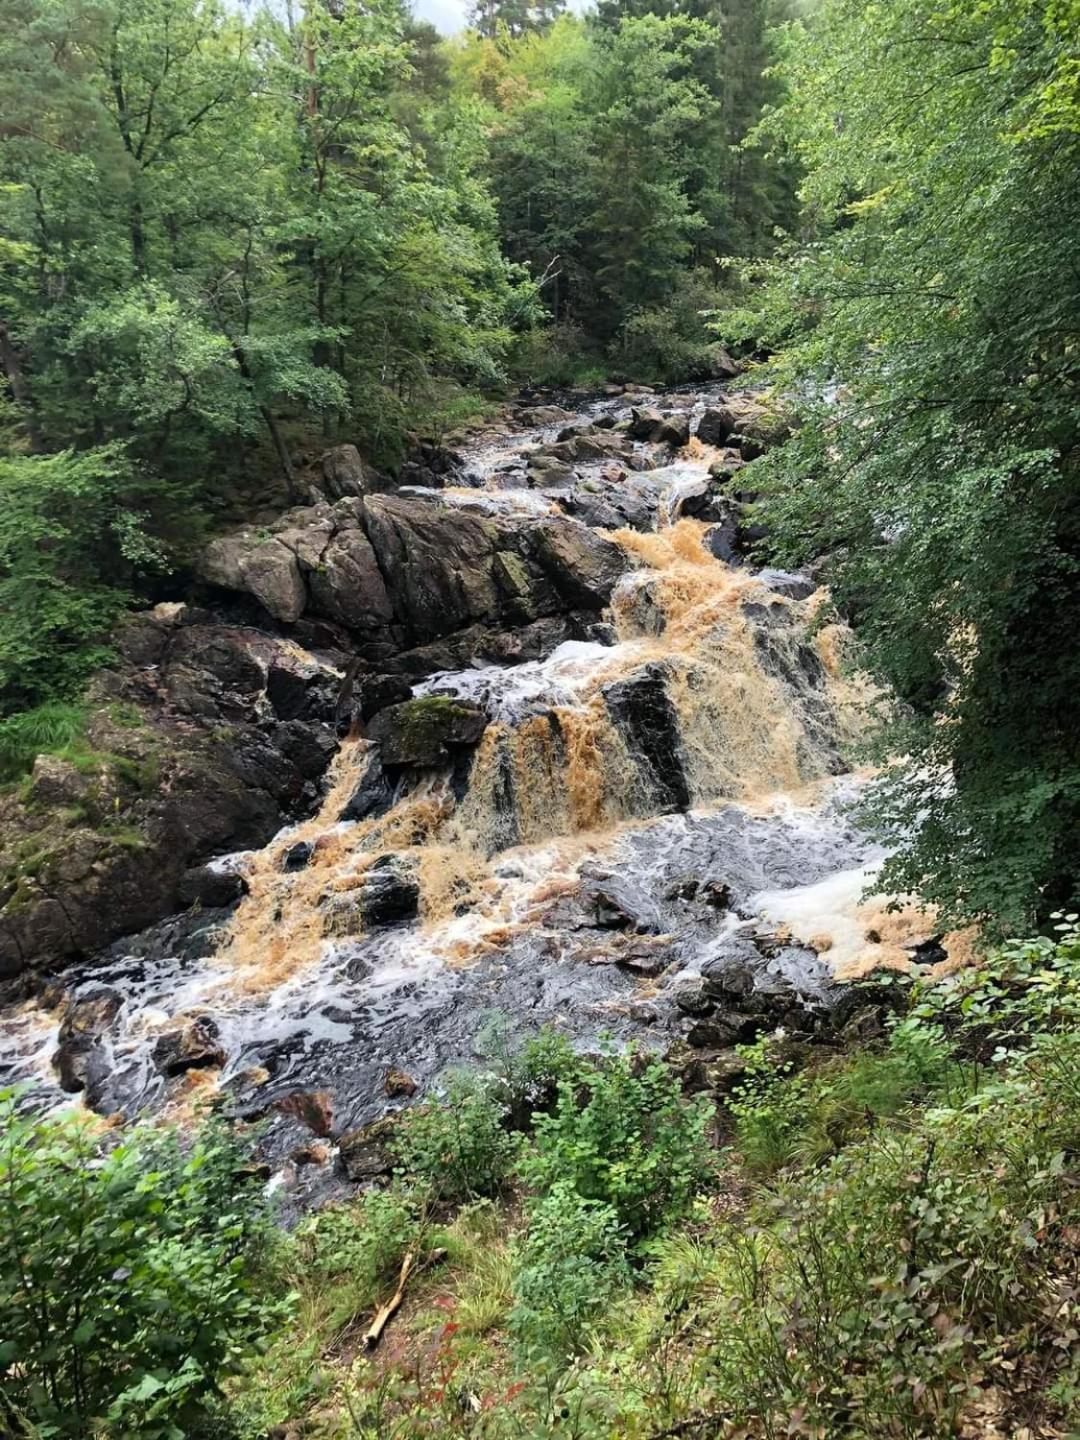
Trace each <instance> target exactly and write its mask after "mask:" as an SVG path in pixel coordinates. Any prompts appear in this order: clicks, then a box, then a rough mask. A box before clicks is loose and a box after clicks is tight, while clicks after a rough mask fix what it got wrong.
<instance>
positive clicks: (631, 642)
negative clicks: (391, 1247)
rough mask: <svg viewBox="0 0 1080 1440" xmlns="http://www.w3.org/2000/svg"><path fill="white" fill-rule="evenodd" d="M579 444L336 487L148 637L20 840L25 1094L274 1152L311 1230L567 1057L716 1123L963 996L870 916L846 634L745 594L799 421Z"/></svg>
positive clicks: (124, 652)
mask: <svg viewBox="0 0 1080 1440" xmlns="http://www.w3.org/2000/svg"><path fill="white" fill-rule="evenodd" d="M573 407H574V408H569V407H567V406H564V405H553V404H549V403H539V401H537V402H536V403H532V402H531V401H523V402H522V403H521V404H520V405H519V406H518V407H517V409H516V411H515V413H514V414H513V415H511V416H509V417H508V418H507V420H506V421H505V423H502V424H500V425H499V426H497V427H490V428H489V429H488V430H487V431H486V432H485V433H484V434H483V435H481V436H479V437H476V438H474V439H473V440H472V441H470V442H469V443H467V444H466V445H463V446H462V447H460V449H459V450H457V451H456V452H455V451H448V450H447V449H446V448H445V447H442V446H437V445H435V444H434V443H431V444H428V445H427V446H426V447H423V446H422V447H420V448H419V449H418V451H417V453H416V455H415V456H414V457H413V458H412V459H411V460H410V462H409V465H408V466H407V467H406V469H405V471H404V472H403V473H402V474H401V475H400V476H399V477H398V480H397V483H396V484H394V483H392V482H391V481H390V480H389V479H387V477H384V476H380V475H377V474H376V473H374V472H373V471H371V470H370V468H369V467H367V466H366V465H365V464H364V463H363V461H362V460H361V458H360V457H359V455H358V454H357V453H356V452H355V450H353V449H352V447H350V446H341V447H338V448H337V449H335V450H334V451H331V452H328V453H327V455H325V456H323V457H322V459H321V461H320V463H319V465H318V466H317V467H315V468H314V469H313V470H312V472H311V474H310V476H309V490H310V502H311V503H310V504H308V505H305V506H301V507H298V508H295V509H293V510H290V511H289V512H287V513H286V514H284V515H283V516H281V517H280V519H278V520H276V521H274V522H273V523H271V524H270V525H268V526H266V527H263V528H260V529H258V530H255V529H250V530H246V531H243V530H242V531H238V532H236V533H233V534H230V535H226V536H223V537H221V538H219V539H218V540H216V541H214V542H213V543H212V544H211V545H210V546H209V547H208V548H207V550H206V552H205V554H204V555H203V557H202V559H201V563H200V567H199V573H198V575H197V576H196V577H194V578H193V583H192V587H191V598H190V600H189V601H187V602H185V603H183V604H174V605H168V606H158V607H157V608H156V609H154V610H152V611H149V612H146V613H143V614H141V615H136V616H133V617H132V618H131V620H130V621H129V622H128V623H127V624H126V625H125V627H124V629H123V631H122V633H121V635H120V636H119V637H118V649H119V659H118V661H117V663H116V665H115V666H114V667H113V668H112V669H110V670H109V671H107V672H104V673H103V674H102V675H101V676H100V677H99V679H98V680H97V681H96V682H95V687H94V689H93V691H92V694H91V703H92V715H93V720H92V724H91V736H90V738H91V742H92V744H93V747H94V748H93V751H92V755H91V758H90V759H88V760H87V761H86V762H85V763H82V764H74V763H72V762H70V761H61V760H57V759H54V758H47V757H42V758H41V759H40V760H39V762H38V764H37V765H36V767H35V770H34V773H33V775H32V776H31V778H30V780H29V782H28V784H27V785H26V786H25V787H24V788H23V790H22V791H21V792H20V793H19V794H17V795H9V796H8V797H6V798H5V799H4V800H3V801H2V802H0V804H2V807H3V813H2V814H0V821H2V822H3V825H4V832H3V833H4V836H5V839H4V842H3V850H2V851H0V904H2V909H0V976H3V977H6V981H5V983H6V986H7V990H6V1002H7V1003H6V1005H5V1007H4V1009H3V1010H2V1012H0V1083H11V1082H23V1083H26V1084H27V1085H28V1087H29V1089H28V1095H29V1103H33V1104H37V1105H41V1106H51V1105H55V1104H59V1103H70V1101H71V1099H72V1097H76V1098H77V1100H78V1102H79V1103H82V1104H84V1105H86V1106H88V1107H90V1108H91V1109H93V1110H95V1111H96V1112H98V1113H99V1114H101V1115H106V1116H107V1115H115V1114H121V1115H124V1116H128V1117H130V1116H134V1115H136V1114H139V1113H144V1112H149V1113H152V1114H160V1115H163V1116H166V1117H180V1118H186V1117H188V1116H189V1115H190V1114H191V1113H192V1110H193V1107H194V1106H195V1105H196V1104H198V1103H200V1102H204V1101H205V1102H208V1103H214V1104H216V1105H219V1106H221V1107H222V1108H224V1109H225V1111H226V1112H227V1113H229V1114H231V1115H233V1116H235V1117H237V1118H238V1119H241V1120H254V1119H256V1118H258V1119H260V1120H261V1121H262V1122H263V1130H262V1139H261V1141H260V1143H261V1145H262V1148H263V1150H264V1152H265V1156H266V1159H267V1163H268V1164H269V1166H270V1167H271V1169H272V1170H273V1171H274V1172H276V1174H277V1177H278V1178H277V1181H276V1182H275V1183H277V1184H280V1185H283V1186H285V1187H286V1188H288V1189H289V1190H290V1191H292V1192H293V1193H294V1195H295V1198H296V1199H297V1200H298V1201H301V1202H302V1201H304V1200H305V1199H306V1198H308V1197H309V1196H311V1195H319V1196H323V1195H326V1194H328V1193H332V1192H333V1190H334V1188H335V1187H337V1186H340V1185H344V1184H347V1183H349V1182H350V1181H353V1180H361V1179H364V1178H367V1177H369V1176H371V1175H373V1174H377V1173H379V1171H380V1169H382V1168H385V1165H386V1163H387V1157H386V1154H385V1150H384V1149H383V1148H382V1147H381V1145H380V1130H379V1125H380V1122H381V1119H382V1117H383V1116H384V1115H385V1114H387V1113H388V1112H392V1111H393V1110H394V1109H396V1108H399V1107H401V1106H402V1105H406V1104H409V1103H410V1102H411V1101H412V1100H413V1099H414V1098H415V1097H416V1096H418V1095H422V1094H423V1093H424V1091H425V1090H426V1089H428V1088H429V1087H431V1086H432V1085H435V1084H437V1083H438V1081H439V1078H440V1076H442V1075H443V1074H444V1073H445V1072H446V1070H447V1069H448V1068H452V1067H453V1066H455V1065H461V1064H472V1065H475V1064H483V1063H485V1061H486V1059H490V1056H491V1055H492V1053H493V1052H494V1051H495V1050H497V1049H498V1048H500V1047H504V1046H505V1045H507V1044H513V1043H514V1041H515V1040H516V1039H518V1038H520V1037H521V1036H523V1035H526V1034H528V1033H531V1032H533V1031H535V1030H536V1029H537V1028H538V1027H539V1026H541V1025H545V1024H547V1025H554V1026H557V1027H559V1028H561V1029H562V1030H564V1031H565V1032H566V1033H567V1034H569V1035H570V1036H572V1037H573V1038H574V1040H575V1042H576V1043H578V1044H579V1045H582V1046H587V1047H596V1046H598V1045H601V1044H603V1043H605V1037H610V1038H611V1040H612V1041H613V1042H615V1043H621V1042H624V1041H627V1040H630V1039H636V1040H638V1041H639V1042H640V1043H642V1044H644V1045H646V1046H649V1047H652V1048H656V1049H663V1050H665V1051H667V1052H669V1053H671V1054H673V1055H674V1056H675V1057H676V1058H677V1059H678V1060H679V1063H680V1064H681V1065H682V1067H683V1070H684V1073H685V1075H686V1081H687V1085H688V1086H690V1087H691V1088H713V1089H722V1088H723V1087H724V1086H725V1085H728V1084H730V1083H731V1081H732V1079H733V1078H734V1077H735V1076H737V1074H738V1068H739V1062H738V1057H737V1056H736V1054H735V1050H734V1047H735V1046H736V1045H737V1044H738V1043H740V1042H742V1041H745V1040H748V1039H751V1038H753V1037H754V1036H755V1035H756V1034H758V1033H760V1032H761V1031H762V1030H763V1029H767V1028H768V1029H772V1028H776V1027H778V1026H780V1027H783V1028H784V1029H785V1030H786V1031H787V1032H788V1033H789V1034H790V1035H792V1036H793V1037H794V1040H795V1042H796V1043H807V1044H814V1043H834V1042H835V1040H836V1038H837V1036H838V1035H839V1034H840V1033H841V1032H842V1031H843V1030H844V1028H845V1027H847V1026H850V1025H856V1026H867V1025H870V1026H873V1025H874V1024H877V1023H878V1010H879V1008H880V1005H881V1004H882V1003H885V1002H887V998H888V990H889V986H888V984H887V983H885V982H884V981H883V982H881V983H880V984H878V985H877V987H876V989H873V988H872V989H870V990H864V989H863V988H861V987H860V988H858V989H854V988H853V987H852V986H851V984H850V983H849V982H850V980H851V979H852V978H854V977H856V976H860V975H864V974H867V973H870V972H874V971H878V970H880V971H882V973H883V974H887V972H888V969H889V968H890V967H892V968H895V967H897V966H899V967H901V968H905V967H906V968H910V967H912V966H915V965H920V966H928V965H942V964H948V963H950V961H949V957H948V954H947V949H948V947H947V945H945V946H943V945H942V944H941V942H940V939H939V937H936V936H934V934H933V925H932V923H931V922H930V921H929V920H928V919H927V917H925V916H919V915H916V914H911V913H909V912H900V913H898V914H894V913H888V912H886V910H885V908H884V905H883V904H879V903H875V902H869V903H867V902H865V901H864V899H863V895H864V892H865V891H866V889H867V887H868V886H871V887H872V879H873V873H874V868H875V866H876V864H877V863H878V861H879V860H880V855H879V854H878V853H877V852H876V851H875V850H874V849H873V847H872V846H871V845H870V844H869V842H868V841H867V840H866V838H865V836H863V835H862V834H860V833H859V832H858V831H857V830H856V829H855V828H854V827H853V825H852V824H851V822H850V818H849V815H848V809H849V806H850V802H851V800H852V798H853V796H854V795H855V794H856V792H857V791H858V788H859V785H860V780H859V778H858V777H857V776H856V775H854V774H852V765H853V757H854V755H855V752H856V746H857V742H858V739H859V736H860V734H861V732H862V730H863V729H864V727H865V725H866V723H867V712H868V706H869V704H870V702H871V701H872V700H873V698H874V697H873V696H872V695H871V693H870V691H869V688H868V686H867V685H866V684H865V682H863V681H862V680H861V679H860V678H859V676H858V675H857V674H853V673H852V672H851V668H850V666H849V664H848V663H847V657H848V655H849V654H850V649H851V637H850V635H849V634H848V632H847V631H846V629H845V628H844V627H843V626H842V625H840V624H838V623H835V622H832V623H823V621H825V620H826V619H827V612H826V611H825V610H823V606H825V605H826V604H827V597H825V596H824V595H823V594H822V593H821V592H820V591H818V590H817V589H816V588H815V585H814V582H813V580H812V578H811V577H809V576H805V575H791V574H786V573H781V572H776V571H760V572H758V571H755V570H754V569H753V568H752V567H750V565H749V564H748V563H747V559H746V557H747V553H748V549H749V547H750V546H751V545H752V543H753V541H754V540H755V538H756V537H757V534H758V532H757V531H756V529H755V521H754V518H753V514H752V512H751V511H750V510H749V509H748V508H747V507H748V505H749V504H750V503H751V502H752V500H753V497H754V490H753V481H752V474H753V461H754V459H755V458H756V457H757V456H758V455H760V454H761V453H762V450H763V448H764V447H766V446H767V445H768V444H770V443H771V442H772V441H773V440H774V439H775V438H776V437H777V436H778V435H779V434H781V433H782V430H783V425H782V421H781V420H780V419H779V418H778V417H777V416H776V414H775V413H774V412H773V411H772V410H770V408H769V406H768V405H767V404H765V403H764V402H763V401H762V398H761V397H760V396H757V395H754V394H752V393H751V392H748V391H740V390H738V389H736V388H733V387H732V385H730V384H729V385H728V386H727V387H726V388H723V387H720V386H712V387H708V388H706V389H705V390H702V391H700V392H696V393H686V394H679V395H668V396H655V395H651V394H643V393H641V392H638V393H629V394H628V393H615V394H611V395H607V396H604V397H591V398H587V399H575V400H574V401H573ZM147 927H148V928H147ZM136 932H138V933H136ZM121 937H123V938H121ZM954 959H955V956H954ZM373 1124H374V1127H375V1128H374V1129H372V1128H371V1127H372V1125H373Z"/></svg>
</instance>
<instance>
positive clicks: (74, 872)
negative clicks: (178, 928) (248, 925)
mask: <svg viewBox="0 0 1080 1440" xmlns="http://www.w3.org/2000/svg"><path fill="white" fill-rule="evenodd" d="M119 642H120V648H121V652H122V655H123V656H124V657H125V658H124V660H123V661H122V662H121V665H120V668H118V669H117V670H116V671H113V672H106V673H105V674H103V675H102V676H101V677H99V679H98V681H96V682H95V686H94V688H92V689H91V691H90V692H89V694H88V705H89V709H90V715H91V721H90V734H89V741H90V744H91V746H92V747H93V749H94V750H95V751H97V752H100V754H101V762H100V766H99V767H97V768H95V769H94V770H93V771H92V772H90V773H88V774H86V775H83V774H80V773H78V772H76V775H75V776H73V775H70V774H68V773H67V770H66V769H65V770H64V771H63V773H61V772H60V771H58V770H57V769H56V766H55V765H53V764H51V763H43V764H42V765H41V766H40V767H39V779H38V780H37V781H36V782H34V784H32V787H31V794H33V790H34V786H35V785H36V787H37V791H38V794H39V795H42V794H44V793H45V791H46V789H48V793H49V794H50V795H52V796H54V797H58V796H59V795H60V794H61V793H63V794H64V795H65V796H67V797H68V800H67V801H65V802H64V803H63V804H58V803H53V802H50V804H49V805H48V806H44V805H42V804H35V803H31V804H29V805H28V804H26V803H25V802H24V801H23V800H22V799H21V798H20V796H19V795H17V794H9V795H6V796H3V797H0V978H5V977H12V976H16V975H20V974H22V973H23V972H24V971H27V970H33V969H37V968H40V967H42V966H55V965H58V964H61V963H63V962H66V961H67V960H70V959H73V958H76V957H78V956H85V955H88V954H91V953H93V952H94V951H97V950H99V949H100V948H101V947H103V946H105V945H107V944H108V943H109V942H110V941H111V940H113V939H114V938H115V937H116V936H117V935H119V934H123V933H130V932H133V931H137V930H141V929H143V928H144V927H145V926H147V925H151V924H153V923H154V922H155V921H156V920H158V919H160V917H161V916H162V915H163V914H167V913H168V912H169V911H170V910H173V909H175V908H176V907H177V906H178V905H187V904H195V903H198V904H201V905H202V906H204V907H207V906H218V905H224V904H230V903H232V902H233V901H235V899H236V898H238V894H239V887H238V882H237V880H236V877H234V876H228V875H223V874H222V875H217V874H215V873H213V872H211V871H207V870H206V869H204V868H202V867H201V866H200V864H199V862H200V861H201V860H202V859H203V858H204V857H206V856H210V855H213V854H216V853H220V852H221V851H224V850H234V849H240V848H244V847H248V846H257V845H262V844H265V842H266V841H267V840H269V839H270V838H271V836H272V835H273V834H274V833H275V832H276V831H277V830H278V829H279V828H280V826H281V824H282V823H283V821H284V820H285V819H287V818H289V817H290V816H292V815H296V814H298V813H301V812H302V811H303V810H304V809H305V808H307V807H310V805H311V804H312V803H313V801H314V799H315V791H314V788H313V782H314V781H316V780H317V779H318V778H319V777H320V776H321V775H322V773H323V771H324V770H325V769H326V766H327V765H328V763H329V761H330V759H331V758H332V756H333V754H334V751H335V749H336V739H335V737H334V735H333V732H332V730H331V729H329V728H328V727H327V726H325V725H321V724H320V723H318V722H316V721H314V720H312V721H308V720H299V719H293V720H288V721H276V720H274V718H273V716H274V700H275V698H276V700H277V703H278V706H279V707H281V708H283V709H285V710H286V711H287V712H290V711H292V710H294V709H295V708H296V706H297V705H298V704H301V703H302V704H303V705H304V706H311V705H314V706H315V708H316V709H318V708H320V707H321V706H322V704H323V701H322V700H321V699H318V697H319V696H320V695H321V694H325V690H326V688H327V687H326V683H325V672H320V669H319V666H318V665H317V663H316V662H315V661H313V660H311V661H308V662H300V661H297V660H296V658H295V653H294V652H295V647H292V650H291V651H288V652H286V649H285V648H284V647H283V646H282V644H281V642H279V641H277V640H275V639H274V638H273V637H272V636H269V635H266V634H264V633H262V632H259V631H254V630H248V629H246V628H244V627H241V626H228V625H223V624H218V623H212V622H211V621H210V617H207V616H205V614H203V613H200V612H199V611H197V610H192V609H190V608H189V607H185V606H160V607H158V609H157V610H155V611H150V612H147V613H146V614H144V615H142V616H134V617H132V618H131V619H130V620H129V621H128V622H127V623H126V624H125V625H124V627H123V628H122V630H121V632H120V636H119ZM127 657H131V658H127ZM305 665H306V670H305V669H304V666H305ZM148 667H152V668H148ZM298 667H299V669H298ZM321 674H322V675H323V677H324V678H323V679H320V675H321ZM271 675H274V676H276V677H277V678H276V679H275V681H274V690H273V693H272V694H271V691H270V676H271ZM286 676H287V677H288V678H286ZM320 685H321V686H322V690H320ZM301 691H303V696H302V697H301ZM118 716H119V718H117V717H118ZM268 717H269V720H268ZM76 777H77V778H76ZM76 793H78V794H80V795H81V796H82V798H81V800H78V801H76V800H75V796H76ZM69 802H74V803H69Z"/></svg>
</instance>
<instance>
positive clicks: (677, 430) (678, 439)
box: [656, 414, 690, 450]
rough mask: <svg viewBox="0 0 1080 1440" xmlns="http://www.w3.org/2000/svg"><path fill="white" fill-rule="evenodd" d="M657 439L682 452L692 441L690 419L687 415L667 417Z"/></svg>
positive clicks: (658, 431)
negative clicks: (688, 442)
mask: <svg viewBox="0 0 1080 1440" xmlns="http://www.w3.org/2000/svg"><path fill="white" fill-rule="evenodd" d="M656 438H657V440H659V441H660V442H661V443H662V444H664V445H670V446H671V448H672V449H673V450H680V449H681V448H682V447H683V446H684V445H685V444H686V442H687V441H688V440H689V439H690V417H689V415H686V414H682V415H679V414H675V415H665V416H664V421H663V424H662V425H661V426H660V428H659V429H658V430H657V432H656Z"/></svg>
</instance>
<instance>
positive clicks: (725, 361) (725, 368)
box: [712, 345, 742, 380]
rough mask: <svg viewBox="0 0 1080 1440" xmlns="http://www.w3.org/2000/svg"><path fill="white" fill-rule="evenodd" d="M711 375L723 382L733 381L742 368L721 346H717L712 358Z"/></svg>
mask: <svg viewBox="0 0 1080 1440" xmlns="http://www.w3.org/2000/svg"><path fill="white" fill-rule="evenodd" d="M712 369H713V374H714V375H718V376H719V377H720V378H721V379H723V380H734V379H735V377H736V376H737V375H739V374H741V373H742V366H741V365H740V364H739V362H738V361H737V360H735V359H733V358H732V357H731V356H730V355H729V354H728V352H727V351H726V350H725V349H724V347H723V346H722V345H717V346H716V348H715V349H714V350H713V356H712Z"/></svg>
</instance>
